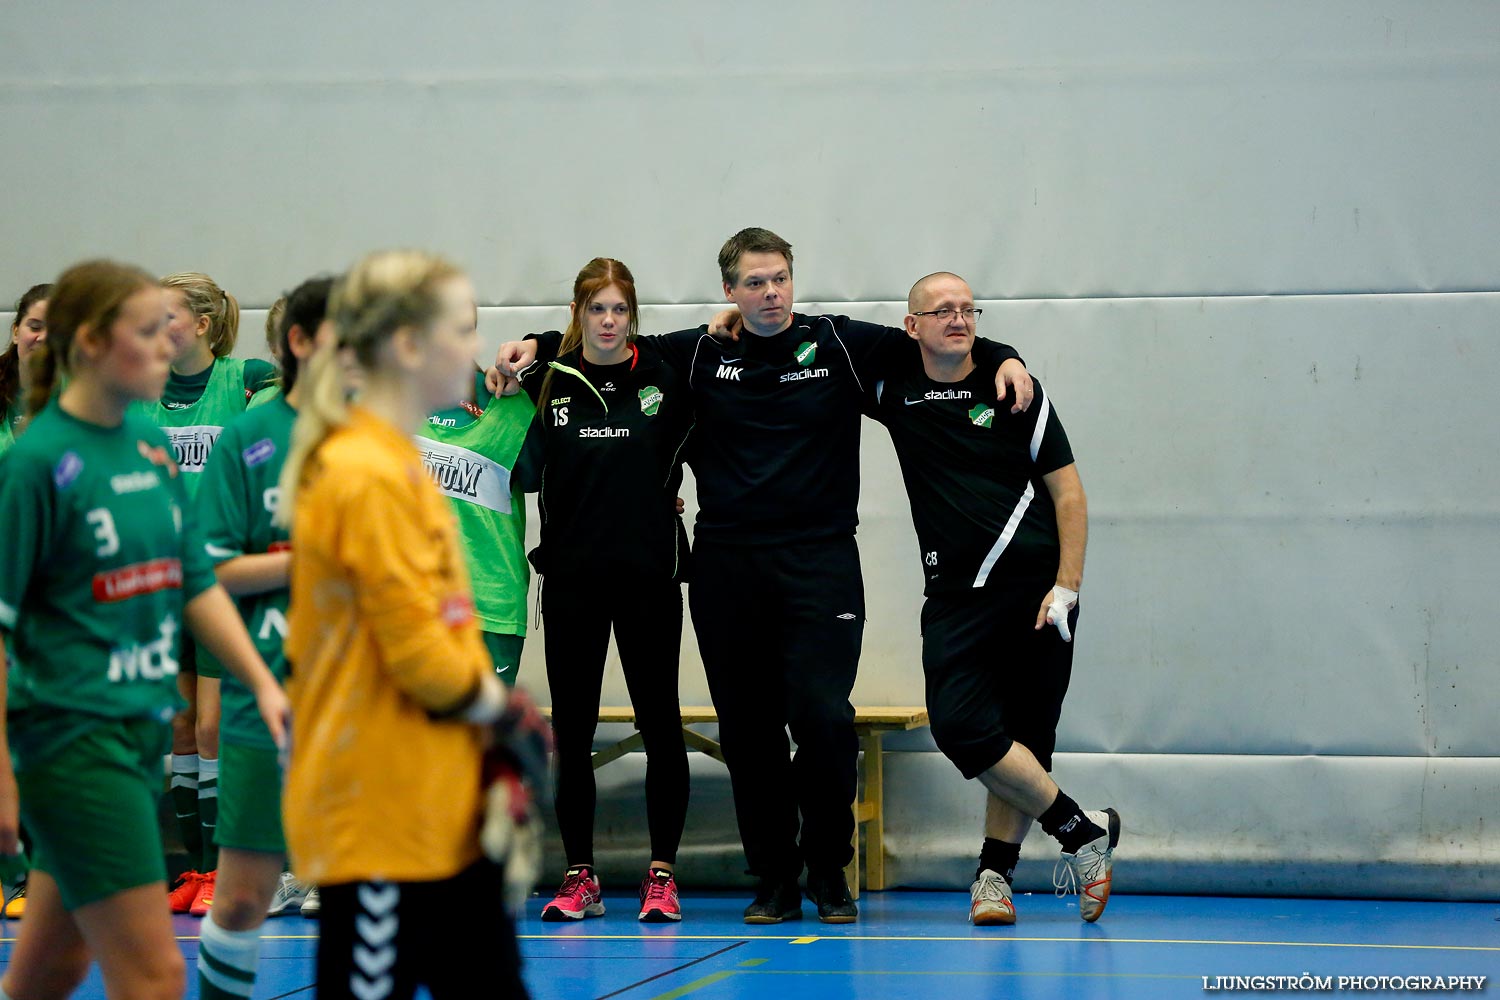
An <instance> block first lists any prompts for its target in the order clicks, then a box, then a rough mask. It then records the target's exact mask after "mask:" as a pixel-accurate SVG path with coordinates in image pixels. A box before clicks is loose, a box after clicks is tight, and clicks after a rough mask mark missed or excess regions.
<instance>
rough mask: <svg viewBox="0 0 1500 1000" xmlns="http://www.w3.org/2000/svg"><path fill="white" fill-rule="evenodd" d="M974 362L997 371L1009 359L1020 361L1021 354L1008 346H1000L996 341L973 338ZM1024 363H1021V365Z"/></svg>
mask: <svg viewBox="0 0 1500 1000" xmlns="http://www.w3.org/2000/svg"><path fill="white" fill-rule="evenodd" d="M973 354H974V361H975V363H976V364H980V365H987V366H989V367H991V368H996V369H998V368H999V367H1000V366H1001V365H1003V364H1005V362H1007V361H1009V360H1010V359H1011V358H1015V359H1016V360H1017V361H1021V354H1020V352H1019V351H1017V350H1016V349H1015V348H1014V347H1011V346H1010V345H1009V344H1002V343H1000V342H999V341H996V340H985V339H984V338H983V337H975V338H974V350H973ZM1025 363H1026V362H1024V361H1021V364H1023V365H1024V364H1025Z"/></svg>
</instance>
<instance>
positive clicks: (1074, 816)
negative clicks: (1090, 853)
mask: <svg viewBox="0 0 1500 1000" xmlns="http://www.w3.org/2000/svg"><path fill="white" fill-rule="evenodd" d="M1037 822H1038V823H1040V824H1042V829H1043V830H1046V831H1047V834H1048V835H1049V836H1051V837H1053V838H1054V839H1056V841H1057V842H1058V843H1059V844H1061V845H1062V849H1063V851H1064V853H1067V854H1077V853H1078V849H1079V848H1080V847H1082V846H1083V845H1084V844H1087V843H1088V842H1089V841H1091V840H1095V839H1097V838H1099V837H1102V836H1104V834H1105V831H1104V830H1102V829H1100V828H1099V826H1098V825H1097V824H1095V823H1093V822H1092V821H1090V819H1089V818H1088V817H1087V816H1085V815H1084V814H1083V810H1082V809H1081V808H1079V805H1078V803H1077V802H1074V801H1073V800H1072V799H1070V798H1068V796H1067V795H1066V794H1064V792H1063V790H1062V789H1061V788H1059V789H1058V790H1057V798H1056V799H1054V800H1053V802H1052V804H1051V805H1050V806H1048V807H1047V811H1046V812H1044V813H1042V814H1041V815H1040V816H1038V817H1037Z"/></svg>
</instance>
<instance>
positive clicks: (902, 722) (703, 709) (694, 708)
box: [544, 705, 927, 897]
mask: <svg viewBox="0 0 1500 1000" xmlns="http://www.w3.org/2000/svg"><path fill="white" fill-rule="evenodd" d="M544 711H549V712H550V710H545V709H544ZM599 721H600V722H607V723H616V724H618V723H628V724H632V725H633V724H634V723H635V709H633V708H631V707H630V706H628V705H625V706H619V705H611V706H606V707H602V708H600V709H599ZM718 721H719V713H718V712H716V711H715V710H714V709H713V707H712V706H708V705H684V706H682V739H683V742H685V743H686V744H687V745H688V747H689V748H690V749H693V750H697V751H699V752H701V753H705V754H708V755H709V756H710V757H712V758H714V759H715V760H717V761H719V762H720V763H723V761H724V752H723V750H721V749H720V747H719V744H718V743H717V742H715V741H714V740H711V739H709V738H708V737H707V736H704V735H703V734H702V733H697V732H694V731H693V730H691V729H689V728H688V726H690V725H694V724H696V723H703V722H714V723H717V722H718ZM925 725H927V709H925V708H921V707H918V706H914V705H895V706H882V707H878V708H858V707H856V708H855V709H854V731H855V733H856V734H858V736H859V748H860V750H861V751H863V753H862V755H861V764H860V779H859V784H858V785H857V789H856V792H855V800H854V802H853V803H852V804H851V808H852V809H853V811H854V858H853V860H851V861H850V862H849V866H848V867H847V868H845V869H844V874H845V875H846V877H847V878H848V879H849V890H850V892H852V893H853V894H854V895H855V897H858V896H859V889H860V884H861V880H860V877H859V875H860V871H859V868H860V865H859V828H860V827H861V826H865V827H866V829H865V846H866V850H865V855H866V857H865V872H864V875H865V877H864V880H863V884H864V887H865V888H866V889H875V890H880V889H884V888H885V810H884V800H883V795H884V792H885V760H884V757H883V753H884V751H883V750H882V749H881V745H880V742H881V739H882V738H883V737H884V736H885V734H886V733H893V732H904V731H906V730H910V729H920V728H922V727H923V726H925ZM644 747H645V741H644V740H643V739H642V738H641V734H640V733H632V734H631V735H629V736H627V737H625V738H624V739H623V740H621V741H619V742H618V743H615V744H614V745H612V746H609V747H606V748H604V749H603V750H599V751H596V752H595V753H594V770H596V771H597V770H598V769H599V768H601V767H603V766H604V765H605V764H608V763H610V762H611V761H615V760H619V759H620V758H621V757H623V756H624V755H625V754H627V753H630V752H631V751H633V750H641V749H644Z"/></svg>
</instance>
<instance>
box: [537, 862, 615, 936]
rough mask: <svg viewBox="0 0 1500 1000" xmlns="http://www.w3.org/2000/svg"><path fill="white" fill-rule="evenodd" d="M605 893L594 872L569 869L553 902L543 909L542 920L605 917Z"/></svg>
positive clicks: (584, 868) (585, 869) (584, 867)
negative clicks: (601, 889) (600, 887)
mask: <svg viewBox="0 0 1500 1000" xmlns="http://www.w3.org/2000/svg"><path fill="white" fill-rule="evenodd" d="M603 896H604V894H603V892H601V891H600V889H599V880H598V879H596V878H594V870H593V869H592V868H589V867H587V866H580V867H578V868H569V869H568V871H567V874H565V875H564V876H563V880H562V885H561V886H560V887H559V888H558V890H557V895H556V896H555V897H553V899H552V902H550V903H548V904H547V905H546V906H544V907H542V919H543V920H546V921H548V922H549V923H553V922H557V921H562V920H582V919H583V918H584V917H602V916H604V900H603Z"/></svg>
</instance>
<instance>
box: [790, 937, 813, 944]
mask: <svg viewBox="0 0 1500 1000" xmlns="http://www.w3.org/2000/svg"><path fill="white" fill-rule="evenodd" d="M816 940H818V939H817V938H815V937H799V938H792V940H791V943H792V944H812V943H813V942H814V941H816Z"/></svg>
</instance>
